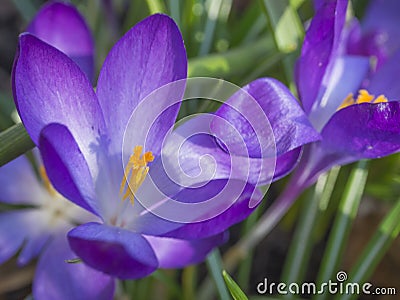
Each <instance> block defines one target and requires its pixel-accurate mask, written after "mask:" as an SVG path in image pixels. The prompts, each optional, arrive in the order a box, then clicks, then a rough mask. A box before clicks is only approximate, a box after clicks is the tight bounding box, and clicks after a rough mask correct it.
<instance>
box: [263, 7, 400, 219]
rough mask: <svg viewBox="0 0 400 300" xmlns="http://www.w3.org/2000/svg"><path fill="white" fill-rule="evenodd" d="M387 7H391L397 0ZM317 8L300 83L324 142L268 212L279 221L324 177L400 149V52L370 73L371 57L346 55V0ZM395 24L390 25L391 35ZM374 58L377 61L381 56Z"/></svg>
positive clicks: (308, 151)
mask: <svg viewBox="0 0 400 300" xmlns="http://www.w3.org/2000/svg"><path fill="white" fill-rule="evenodd" d="M372 2H373V3H374V4H377V3H376V2H375V1H372ZM377 2H378V1H377ZM383 2H384V3H382V5H384V4H390V5H391V6H393V1H392V2H391V1H383ZM397 4H398V2H397ZM390 5H389V7H390ZM316 7H317V12H316V14H315V16H314V18H313V20H312V22H311V24H310V27H309V29H308V30H307V33H306V36H305V39H304V44H303V47H302V52H301V56H300V58H299V60H298V62H297V68H296V82H297V87H298V91H299V95H300V99H301V101H302V103H303V107H304V110H305V112H306V113H307V114H308V116H309V119H310V121H311V122H312V123H313V125H314V127H315V128H317V129H318V130H319V131H320V133H321V137H322V140H321V141H319V142H315V143H312V144H309V145H307V146H306V148H305V151H304V155H303V156H302V158H301V160H300V163H299V166H298V168H297V169H296V170H295V172H294V174H293V176H292V178H291V182H290V183H289V184H288V188H287V189H286V191H285V192H284V194H282V196H281V197H280V200H279V201H277V202H276V203H275V205H274V207H273V208H272V209H271V210H270V214H269V216H274V220H275V221H276V220H279V216H281V215H282V214H283V213H284V212H285V211H286V209H288V207H289V206H290V204H291V203H292V202H293V201H294V200H295V199H296V198H297V196H298V195H299V194H300V192H301V191H303V190H304V189H305V188H306V187H308V186H310V185H311V184H313V183H314V182H315V181H316V180H317V178H318V176H319V175H320V174H321V173H322V172H324V171H327V170H329V169H330V168H332V167H333V166H335V165H344V164H348V163H351V162H354V161H358V160H361V159H373V158H379V157H383V156H386V155H390V154H392V153H395V152H398V151H399V150H400V103H399V102H398V101H397V100H399V99H400V89H399V85H398V84H397V83H396V82H395V80H396V78H398V77H399V74H400V68H399V67H398V64H397V62H398V59H399V55H400V52H399V51H397V52H395V53H393V54H392V55H391V56H390V57H387V58H386V59H385V61H383V60H382V65H381V66H380V67H379V68H378V69H377V70H376V71H375V70H371V69H370V66H371V65H370V57H368V56H362V54H364V53H362V51H359V52H358V54H359V55H354V53H353V52H350V53H349V52H348V51H347V47H346V43H345V42H346V41H348V36H347V34H348V31H347V30H346V28H345V18H346V9H347V1H346V0H335V1H333V0H325V1H316ZM373 7H375V6H373ZM387 8H388V7H386V8H385V7H380V8H379V11H386V10H387ZM375 9H376V8H375ZM371 14H373V11H368V13H367V15H371ZM389 16H390V14H388V17H389ZM386 17H387V16H386V15H385V17H384V18H386ZM396 21H397V23H398V20H397V19H396ZM393 22H394V20H392V21H388V22H387V24H390V26H391V27H390V30H393V28H394V27H393ZM384 23H385V22H384ZM380 30H381V31H382V32H383V31H385V30H384V28H383V27H380ZM390 30H388V31H385V32H391V31H390ZM397 34H398V33H397ZM396 37H397V35H395V36H394V37H389V38H390V39H391V38H395V39H397V38H396ZM371 53H374V54H376V55H377V56H379V53H380V52H379V51H378V52H377V51H371V52H368V54H371ZM272 223H273V222H272ZM272 223H271V224H272Z"/></svg>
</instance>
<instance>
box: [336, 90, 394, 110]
mask: <svg viewBox="0 0 400 300" xmlns="http://www.w3.org/2000/svg"><path fill="white" fill-rule="evenodd" d="M382 102H388V99H387V98H386V97H385V96H384V95H379V96H378V97H375V96H374V95H371V94H370V93H368V91H367V90H359V91H358V96H357V99H354V96H353V93H350V94H348V95H347V97H346V98H345V99H344V100H343V102H342V104H340V106H339V107H338V109H337V110H340V109H342V108H345V107H348V106H350V105H353V104H360V103H382Z"/></svg>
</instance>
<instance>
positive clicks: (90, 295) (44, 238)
mask: <svg viewBox="0 0 400 300" xmlns="http://www.w3.org/2000/svg"><path fill="white" fill-rule="evenodd" d="M40 174H41V179H42V181H41V182H40V181H39V180H38V178H36V175H35V173H34V171H33V168H32V166H31V165H30V163H29V161H28V159H27V158H26V157H25V156H21V157H19V158H17V159H16V160H14V161H12V162H10V163H8V164H6V165H5V166H3V167H1V168H0V186H1V193H0V201H1V202H2V203H6V204H8V205H9V207H8V209H7V210H5V211H2V212H1V213H0V263H3V262H5V261H6V260H8V259H9V258H10V257H12V256H13V255H14V254H16V253H17V252H18V250H19V249H21V251H20V252H19V254H18V259H17V263H18V265H19V266H24V265H26V264H28V263H29V262H30V261H31V260H32V259H34V258H35V257H37V256H39V261H38V264H37V267H36V271H35V277H34V280H33V296H34V298H35V299H49V298H51V299H111V298H112V296H113V294H114V280H113V279H112V278H111V277H109V276H108V275H106V274H104V273H101V272H99V271H97V270H94V269H92V268H90V267H88V266H86V265H85V264H83V263H74V264H69V263H66V262H65V260H67V259H74V258H76V255H75V254H74V253H73V252H72V251H71V249H70V247H69V245H68V241H67V238H66V235H67V232H68V231H69V230H70V229H71V228H73V227H74V226H76V224H80V223H84V222H88V221H89V220H91V219H92V220H93V219H94V217H93V216H90V214H89V213H87V212H86V211H85V210H83V209H82V208H80V207H78V206H76V205H75V204H73V203H71V202H70V201H67V200H66V199H65V198H64V197H62V196H61V195H60V194H58V193H57V192H56V191H55V190H54V189H53V187H52V186H51V184H50V182H49V181H48V179H47V176H46V174H45V171H44V168H43V167H41V168H40ZM21 206H22V207H25V208H21ZM87 278H90V280H87ZM82 282H84V284H82Z"/></svg>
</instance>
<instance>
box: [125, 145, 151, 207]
mask: <svg viewBox="0 0 400 300" xmlns="http://www.w3.org/2000/svg"><path fill="white" fill-rule="evenodd" d="M142 151H143V146H136V147H135V148H134V149H133V154H132V155H131V156H130V157H129V161H128V163H127V165H126V167H125V170H124V176H123V177H122V182H121V187H120V189H119V193H120V195H122V201H125V200H126V198H128V197H129V201H130V202H131V204H132V205H133V203H134V200H135V195H134V194H135V193H136V192H137V190H138V189H139V187H140V186H141V185H142V183H143V181H144V179H145V178H146V175H147V173H149V167H148V166H147V163H149V162H152V161H153V160H154V156H153V153H151V152H150V151H149V152H146V153H144V154H143V155H142ZM124 190H125V193H124Z"/></svg>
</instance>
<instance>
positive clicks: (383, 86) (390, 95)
mask: <svg viewBox="0 0 400 300" xmlns="http://www.w3.org/2000/svg"><path fill="white" fill-rule="evenodd" d="M399 60H400V50H398V51H397V52H396V53H395V54H394V55H393V56H391V57H390V58H389V59H388V60H387V61H386V63H385V64H383V66H382V67H381V68H380V69H379V70H378V71H377V72H376V73H375V74H374V75H373V76H372V78H371V81H370V85H369V86H368V91H369V92H370V93H372V94H374V95H375V96H378V95H385V97H386V98H387V99H389V100H396V101H397V100H400V85H399V84H398V80H397V78H400V68H399V67H398V63H399Z"/></svg>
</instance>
